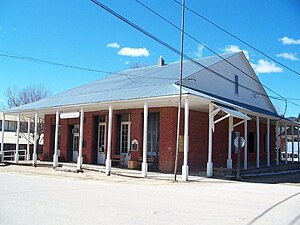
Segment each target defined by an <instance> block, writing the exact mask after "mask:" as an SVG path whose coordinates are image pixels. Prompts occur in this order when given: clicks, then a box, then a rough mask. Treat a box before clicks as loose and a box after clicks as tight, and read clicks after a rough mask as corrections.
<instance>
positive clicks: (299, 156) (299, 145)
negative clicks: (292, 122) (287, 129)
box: [298, 126, 300, 162]
mask: <svg viewBox="0 0 300 225" xmlns="http://www.w3.org/2000/svg"><path fill="white" fill-rule="evenodd" d="M299 130H300V127H299V126H298V162H300V140H299V139H300V131H299Z"/></svg>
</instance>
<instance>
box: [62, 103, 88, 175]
mask: <svg viewBox="0 0 300 225" xmlns="http://www.w3.org/2000/svg"><path fill="white" fill-rule="evenodd" d="M83 125H84V111H83V108H81V109H80V125H79V148H78V157H77V170H81V168H82V144H83ZM57 129H58V126H57Z"/></svg>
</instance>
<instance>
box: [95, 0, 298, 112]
mask: <svg viewBox="0 0 300 225" xmlns="http://www.w3.org/2000/svg"><path fill="white" fill-rule="evenodd" d="M91 1H92V2H93V3H95V4H96V5H97V6H99V7H101V8H102V9H104V10H105V11H107V12H108V13H110V14H112V15H113V16H115V17H117V18H119V19H120V20H122V21H123V22H125V23H126V24H128V25H130V26H131V27H133V28H134V29H136V30H138V31H140V32H141V33H143V34H145V35H146V36H148V37H149V38H151V39H153V40H154V41H156V42H158V43H160V44H161V45H163V46H164V47H166V48H168V49H169V50H170V51H172V52H174V53H176V54H178V55H180V51H179V50H177V49H176V48H174V47H172V46H171V45H169V44H167V43H166V42H164V41H162V40H161V39H159V38H158V37H156V36H154V35H152V34H151V33H149V32H148V31H146V30H145V29H143V28H142V27H140V26H138V25H136V24H135V23H133V22H131V21H130V20H128V19H126V18H125V17H123V16H121V15H120V14H118V13H117V12H115V11H113V10H112V9H110V8H109V7H107V6H106V5H104V4H102V3H100V2H99V1H97V0H91ZM183 56H184V58H186V59H188V60H189V61H191V62H192V63H194V64H196V65H198V66H199V67H202V68H204V69H206V70H208V71H210V72H212V73H214V74H216V75H217V76H220V77H222V78H223V79H225V80H227V81H229V82H231V83H234V84H235V82H234V81H233V80H231V79H229V78H227V77H225V76H224V75H222V74H220V73H218V72H216V71H214V70H212V69H211V68H209V67H206V66H204V65H203V64H201V63H199V62H197V61H195V60H194V59H192V58H191V57H189V56H187V55H186V54H183ZM239 86H241V87H243V88H244V89H247V90H249V91H252V92H254V93H256V94H258V95H262V96H266V97H269V98H273V99H277V100H282V101H283V99H282V98H280V99H279V98H278V97H274V96H269V95H267V94H263V93H260V92H258V91H256V90H253V89H251V88H249V87H246V86H244V85H240V84H239ZM284 101H285V99H284ZM294 104H296V103H294ZM298 106H299V107H300V105H298Z"/></svg>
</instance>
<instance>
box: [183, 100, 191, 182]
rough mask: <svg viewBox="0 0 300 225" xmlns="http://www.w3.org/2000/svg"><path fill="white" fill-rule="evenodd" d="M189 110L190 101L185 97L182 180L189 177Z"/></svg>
mask: <svg viewBox="0 0 300 225" xmlns="http://www.w3.org/2000/svg"><path fill="white" fill-rule="evenodd" d="M189 111H190V101H189V99H188V98H186V99H185V103H184V152H183V165H182V180H183V181H187V180H188V177H189V166H188V158H189Z"/></svg>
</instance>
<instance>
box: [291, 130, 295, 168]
mask: <svg viewBox="0 0 300 225" xmlns="http://www.w3.org/2000/svg"><path fill="white" fill-rule="evenodd" d="M291 134H292V162H293V163H294V154H295V148H294V144H295V141H294V125H292V132H291Z"/></svg>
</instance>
